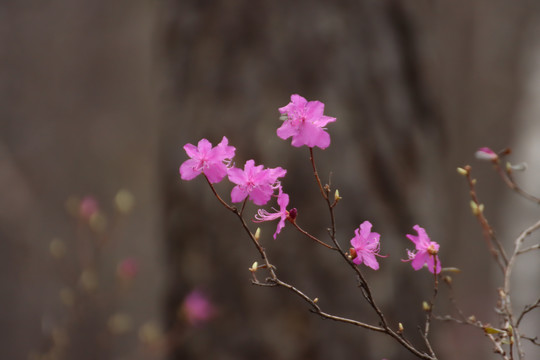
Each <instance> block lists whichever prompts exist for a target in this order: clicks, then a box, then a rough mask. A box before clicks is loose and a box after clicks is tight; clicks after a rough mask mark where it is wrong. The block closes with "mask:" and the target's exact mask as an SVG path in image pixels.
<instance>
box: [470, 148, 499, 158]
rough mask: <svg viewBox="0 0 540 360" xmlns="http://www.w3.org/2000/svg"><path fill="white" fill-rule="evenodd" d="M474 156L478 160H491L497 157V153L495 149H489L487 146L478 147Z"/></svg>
mask: <svg viewBox="0 0 540 360" xmlns="http://www.w3.org/2000/svg"><path fill="white" fill-rule="evenodd" d="M474 156H475V157H476V158H477V159H478V160H485V161H493V160H496V159H498V158H499V156H498V155H497V153H495V151H493V150H491V149H490V148H488V147H483V148H480V149H478V151H477V152H476V153H475V154H474Z"/></svg>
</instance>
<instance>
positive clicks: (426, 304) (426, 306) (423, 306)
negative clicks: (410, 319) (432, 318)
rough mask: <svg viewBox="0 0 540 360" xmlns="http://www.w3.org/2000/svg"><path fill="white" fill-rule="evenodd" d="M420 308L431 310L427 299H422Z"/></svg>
mask: <svg viewBox="0 0 540 360" xmlns="http://www.w3.org/2000/svg"><path fill="white" fill-rule="evenodd" d="M422 310H424V311H429V310H431V305H429V303H428V302H427V301H422Z"/></svg>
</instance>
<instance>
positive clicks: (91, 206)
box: [79, 195, 99, 220]
mask: <svg viewBox="0 0 540 360" xmlns="http://www.w3.org/2000/svg"><path fill="white" fill-rule="evenodd" d="M98 211H99V204H98V202H97V200H96V198H94V197H93V196H91V195H88V196H85V197H84V198H83V199H82V200H81V202H80V204H79V215H80V216H81V217H82V218H83V219H86V220H90V218H91V217H92V216H93V215H95V214H97V212H98Z"/></svg>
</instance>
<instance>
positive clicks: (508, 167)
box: [506, 162, 527, 172]
mask: <svg viewBox="0 0 540 360" xmlns="http://www.w3.org/2000/svg"><path fill="white" fill-rule="evenodd" d="M525 170H527V163H524V162H522V163H519V164H515V165H512V164H510V163H509V162H507V163H506V171H508V172H512V171H525Z"/></svg>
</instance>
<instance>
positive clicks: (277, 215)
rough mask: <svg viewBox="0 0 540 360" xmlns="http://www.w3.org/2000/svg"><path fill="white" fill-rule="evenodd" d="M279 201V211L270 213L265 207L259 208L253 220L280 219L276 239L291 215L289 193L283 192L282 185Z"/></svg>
mask: <svg viewBox="0 0 540 360" xmlns="http://www.w3.org/2000/svg"><path fill="white" fill-rule="evenodd" d="M277 203H278V205H279V211H276V212H273V213H269V212H268V211H266V210H264V209H259V211H257V215H255V220H253V221H254V222H263V221H272V220H275V219H279V222H278V224H277V227H276V232H275V233H274V240H275V239H276V237H277V236H278V234H279V233H280V232H281V229H283V228H284V227H285V221H286V220H287V217H288V216H289V212H288V211H287V205H289V195H288V194H285V193H284V192H283V189H282V188H281V186H280V187H279V194H278V196H277Z"/></svg>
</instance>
